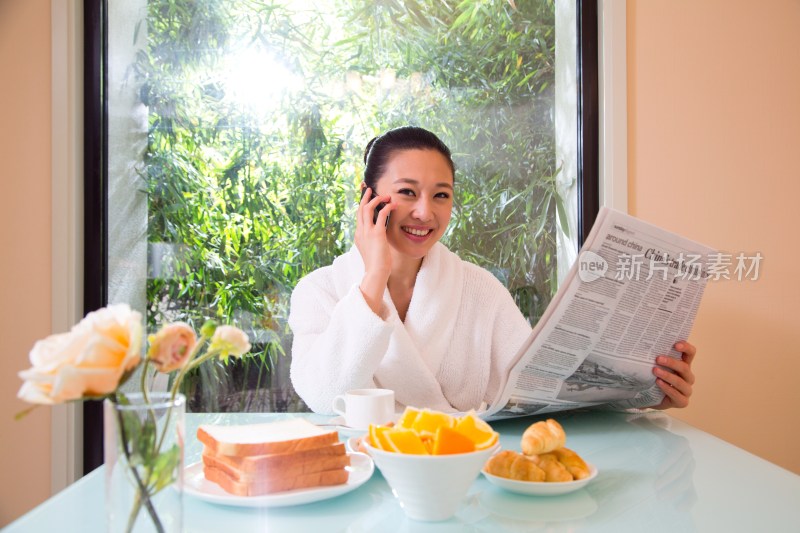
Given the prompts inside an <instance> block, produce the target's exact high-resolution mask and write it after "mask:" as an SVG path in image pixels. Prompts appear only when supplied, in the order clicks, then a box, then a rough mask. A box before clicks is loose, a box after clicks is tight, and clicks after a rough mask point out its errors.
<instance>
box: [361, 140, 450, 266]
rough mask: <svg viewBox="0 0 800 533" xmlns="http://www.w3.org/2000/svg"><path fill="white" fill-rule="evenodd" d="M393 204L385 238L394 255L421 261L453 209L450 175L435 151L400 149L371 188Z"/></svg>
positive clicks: (437, 237) (448, 220) (444, 227)
mask: <svg viewBox="0 0 800 533" xmlns="http://www.w3.org/2000/svg"><path fill="white" fill-rule="evenodd" d="M375 188H376V189H377V190H376V192H377V194H379V195H382V196H384V195H389V196H391V197H392V203H393V204H396V207H395V209H394V211H392V214H391V217H390V218H389V227H388V228H387V229H386V237H387V239H388V241H389V244H390V245H391V246H392V248H394V249H395V250H396V251H397V252H399V253H401V254H404V255H408V256H411V257H413V258H416V259H422V257H424V256H425V254H427V253H428V250H430V249H431V247H432V246H433V245H434V244H435V243H436V242H437V241H438V240H439V239H440V238H441V237H442V235H444V232H445V230H446V229H447V224H448V223H449V222H450V215H451V212H452V210H453V172H452V170H451V169H450V164H449V163H448V161H447V159H446V158H445V157H444V156H443V155H442V154H440V153H439V152H438V151H436V150H416V149H414V150H401V151H398V152H395V153H393V154H392V155H391V157H390V158H389V161H388V164H387V165H386V168H385V170H384V173H383V174H382V175H381V177H380V178H379V179H378V182H377V184H376V187H375Z"/></svg>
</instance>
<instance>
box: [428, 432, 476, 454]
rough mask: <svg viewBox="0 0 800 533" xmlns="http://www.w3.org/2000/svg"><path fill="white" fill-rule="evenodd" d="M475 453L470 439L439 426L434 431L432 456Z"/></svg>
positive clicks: (473, 444)
mask: <svg viewBox="0 0 800 533" xmlns="http://www.w3.org/2000/svg"><path fill="white" fill-rule="evenodd" d="M474 451H475V443H474V442H472V439H470V438H469V437H467V436H465V435H462V434H461V433H459V432H458V430H455V429H453V428H449V427H445V426H440V427H439V429H437V430H436V437H435V438H434V441H433V455H449V454H453V453H469V452H474Z"/></svg>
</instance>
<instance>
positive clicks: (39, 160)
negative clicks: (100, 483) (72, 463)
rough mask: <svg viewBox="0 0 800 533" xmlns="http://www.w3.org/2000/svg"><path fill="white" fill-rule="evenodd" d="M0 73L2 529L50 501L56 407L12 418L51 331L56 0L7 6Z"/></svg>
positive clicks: (1, 25) (0, 29) (1, 20)
mask: <svg viewBox="0 0 800 533" xmlns="http://www.w3.org/2000/svg"><path fill="white" fill-rule="evenodd" d="M0 73H2V74H0V78H2V80H3V81H2V83H0V102H3V111H2V115H0V116H2V118H0V176H2V181H1V182H2V186H3V204H2V209H0V250H2V252H0V253H2V261H0V296H1V297H2V305H0V339H3V350H2V351H3V353H2V357H0V391H1V392H0V472H2V473H3V474H2V477H3V479H4V480H5V483H2V484H0V526H3V525H5V524H7V523H8V522H10V521H11V520H13V519H15V518H16V517H17V516H19V515H20V514H22V513H23V512H25V511H27V510H29V509H31V508H33V507H34V506H35V505H38V504H39V503H40V502H41V501H42V500H44V499H46V498H47V497H48V496H49V495H50V410H49V409H47V408H44V409H38V410H37V411H34V412H33V413H32V414H31V415H29V416H28V417H26V418H25V419H23V420H21V421H18V422H15V421H14V420H13V417H14V414H15V413H16V412H18V411H21V410H22V409H24V408H26V407H27V404H25V403H23V402H21V401H19V400H17V398H16V394H17V391H18V390H19V387H20V384H21V382H20V380H19V378H18V377H17V372H19V371H20V370H22V369H24V368H26V367H27V366H28V351H29V350H30V348H31V346H32V345H33V343H34V342H35V341H36V340H37V339H39V338H42V337H44V336H45V335H48V334H49V333H50V0H12V1H10V2H0ZM12 480H17V481H18V482H12ZM20 480H24V483H20V482H19V481H20ZM21 489H23V490H21Z"/></svg>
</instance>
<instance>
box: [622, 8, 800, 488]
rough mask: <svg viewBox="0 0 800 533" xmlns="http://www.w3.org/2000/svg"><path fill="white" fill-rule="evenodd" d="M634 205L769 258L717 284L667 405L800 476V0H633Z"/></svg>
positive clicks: (705, 238)
mask: <svg viewBox="0 0 800 533" xmlns="http://www.w3.org/2000/svg"><path fill="white" fill-rule="evenodd" d="M627 29H628V35H627V37H628V135H629V141H628V168H629V191H628V193H629V209H630V212H631V214H634V215H636V216H638V217H641V218H644V219H646V220H649V221H652V222H654V223H657V224H660V225H663V226H665V227H667V228H670V229H673V230H675V231H678V232H680V233H683V234H685V235H687V236H690V237H692V238H694V239H695V240H698V241H701V242H704V243H706V244H709V245H713V246H716V247H718V248H720V249H722V250H725V251H728V252H733V253H738V252H744V253H745V254H752V253H755V252H761V254H762V255H763V256H764V259H763V261H762V265H761V268H760V278H759V279H758V280H757V281H741V282H739V281H730V282H717V283H711V284H710V285H709V288H708V291H707V296H706V298H705V299H704V301H703V304H702V306H701V309H700V314H699V316H698V320H697V323H696V324H695V328H694V331H693V334H692V338H691V340H692V341H694V343H695V344H696V345H697V346H698V347H699V349H700V352H699V355H698V357H697V360H696V364H695V366H696V369H697V371H696V373H697V375H698V381H697V386H696V389H695V391H696V392H695V395H694V396H693V398H692V404H691V406H690V407H689V409H687V410H684V411H674V412H673V413H672V414H674V415H675V416H677V417H679V418H681V419H683V420H686V421H687V422H689V423H691V424H693V425H695V426H697V427H700V428H702V429H703V430H705V431H708V432H710V433H712V434H714V435H716V436H718V437H720V438H722V439H724V440H727V441H730V442H732V443H734V444H736V445H738V446H740V447H742V448H745V449H747V450H749V451H751V452H753V453H755V454H757V455H759V456H761V457H764V458H765V459H768V460H770V461H773V462H775V463H777V464H779V465H781V466H783V467H785V468H788V469H790V470H793V471H794V472H797V473H800V453H798V452H799V451H800V423H798V422H800V415H798V412H797V408H798V406H800V387H798V385H797V377H798V373H797V365H798V362H800V358H798V355H800V310H799V309H798V307H797V305H798V303H800V273H799V272H798V267H799V266H800V249H798V246H797V243H798V242H800V240H799V239H798V236H797V229H798V218H796V217H798V216H800V210H799V209H798V201H800V170H799V169H800V165H798V153H799V151H800V53H798V50H800V2H799V1H798V0H769V1H767V2H753V1H751V0H702V1H698V0H628V7H627Z"/></svg>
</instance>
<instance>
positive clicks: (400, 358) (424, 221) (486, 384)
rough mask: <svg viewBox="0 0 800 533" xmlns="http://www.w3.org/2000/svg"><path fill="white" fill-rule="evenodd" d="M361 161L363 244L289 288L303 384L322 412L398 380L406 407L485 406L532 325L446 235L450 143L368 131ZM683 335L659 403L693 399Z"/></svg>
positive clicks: (661, 374) (662, 377) (418, 133)
mask: <svg viewBox="0 0 800 533" xmlns="http://www.w3.org/2000/svg"><path fill="white" fill-rule="evenodd" d="M364 163H365V165H366V168H365V170H364V182H363V183H362V184H361V188H362V198H361V202H360V204H359V207H358V213H357V217H356V236H355V246H354V247H353V248H352V249H351V250H350V251H349V252H347V253H345V254H344V255H342V256H340V257H338V258H337V259H336V260H335V261H334V262H333V264H332V265H330V266H327V267H323V268H320V269H318V270H316V271H314V272H312V273H311V274H309V275H308V276H306V277H304V278H303V279H302V280H300V282H299V283H298V284H297V287H296V288H295V290H294V292H293V293H292V301H291V311H290V315H289V325H290V327H291V328H292V331H293V333H294V343H293V345H292V366H291V378H292V383H293V385H294V387H295V390H296V391H297V393H298V394H299V395H300V397H301V398H303V400H304V401H305V402H306V404H307V405H308V406H309V407H310V408H311V409H312V410H313V411H315V412H319V413H331V412H332V405H331V404H332V402H333V399H334V397H335V396H337V395H339V394H342V393H344V392H345V391H347V390H350V389H357V388H372V387H381V388H387V389H392V390H394V391H395V398H396V399H397V401H398V402H399V403H400V404H403V405H413V406H417V407H429V408H431V409H437V410H442V411H454V410H455V411H466V410H469V409H473V408H477V407H479V406H480V404H481V403H482V402H484V401H487V402H488V401H490V400H492V399H493V398H494V396H495V394H496V393H497V391H498V387H499V384H500V379H501V377H502V376H503V375H505V373H507V371H508V368H509V365H510V361H511V359H512V358H513V357H514V355H515V354H516V353H517V350H518V349H519V347H520V346H521V345H522V343H523V341H524V340H525V339H526V338H527V337H528V335H529V334H530V332H531V328H530V325H529V324H528V323H527V321H526V320H525V318H524V317H523V316H522V313H521V312H520V311H519V309H518V308H517V306H516V305H515V303H514V300H513V299H512V297H511V295H510V294H509V292H508V291H507V290H506V288H505V287H503V285H502V284H501V283H500V282H499V281H498V280H497V279H496V278H495V277H494V276H493V275H492V274H491V273H489V272H488V271H486V270H484V269H482V268H480V267H478V266H475V265H473V264H471V263H468V262H465V261H462V260H461V259H459V258H458V256H456V255H455V254H454V253H452V252H450V251H449V250H448V249H447V248H446V247H445V246H444V245H442V244H441V243H440V242H439V239H440V238H441V237H442V235H443V234H444V232H445V229H446V228H447V224H448V222H449V221H450V214H451V211H452V208H453V187H454V185H455V166H454V164H453V160H452V158H451V155H450V150H449V149H448V148H447V146H446V145H445V144H444V143H443V142H442V141H441V140H440V139H439V138H438V137H436V135H434V134H433V133H431V132H429V131H427V130H425V129H422V128H418V127H410V126H407V127H402V128H397V129H394V130H390V131H388V132H386V133H384V134H383V135H381V136H379V137H376V138H375V139H373V140H372V141H370V143H369V144H368V145H367V148H366V151H365V154H364ZM381 204H385V205H383V206H381ZM376 209H379V210H378V211H377V216H376ZM679 344H680V345H683V348H681V347H678V349H679V350H680V351H682V352H683V353H684V356H683V360H682V361H676V360H674V359H671V358H669V357H661V358H659V360H658V361H657V362H658V363H659V364H660V365H662V366H664V367H666V368H668V369H670V371H667V370H664V369H663V368H659V367H656V368H654V373H655V374H656V376H657V378H658V380H657V381H658V383H659V386H661V388H662V389H663V390H664V391H665V393H666V394H667V396H666V397H665V398H664V401H663V402H662V404H661V405H659V406H657V407H660V408H666V407H673V406H675V407H684V406H685V405H686V404H687V403H688V398H689V396H690V395H691V392H692V390H691V386H692V384H693V383H694V375H693V374H692V371H691V362H692V359H693V357H694V353H695V349H694V347H693V346H692V345H690V344H689V343H687V342H682V343H679Z"/></svg>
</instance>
